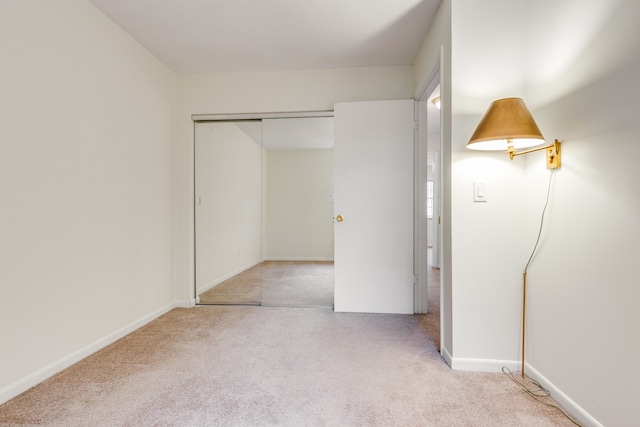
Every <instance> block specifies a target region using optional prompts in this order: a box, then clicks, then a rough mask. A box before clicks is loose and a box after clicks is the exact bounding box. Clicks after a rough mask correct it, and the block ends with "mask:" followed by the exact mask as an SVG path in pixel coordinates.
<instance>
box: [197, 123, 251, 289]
mask: <svg viewBox="0 0 640 427" xmlns="http://www.w3.org/2000/svg"><path fill="white" fill-rule="evenodd" d="M195 127H196V129H195V144H196V153H197V155H196V158H195V162H196V175H195V176H196V178H195V180H196V200H198V202H197V203H196V225H197V230H198V234H197V238H196V257H197V258H196V266H197V271H196V284H197V294H198V295H199V294H201V293H202V292H204V291H206V290H207V289H210V288H212V287H213V286H215V285H218V284H220V283H221V282H223V281H224V280H226V279H229V278H231V277H233V276H235V275H237V274H239V273H241V272H243V271H244V270H246V269H248V268H250V267H253V266H254V265H256V264H258V263H260V261H261V260H262V156H263V149H262V146H261V141H260V135H261V132H262V124H261V123H260V122H256V121H251V122H238V123H224V122H205V123H196V124H195Z"/></svg>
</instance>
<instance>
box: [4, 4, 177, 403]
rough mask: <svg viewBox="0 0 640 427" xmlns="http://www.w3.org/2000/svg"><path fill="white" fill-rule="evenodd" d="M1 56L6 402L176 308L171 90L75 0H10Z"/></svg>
mask: <svg viewBox="0 0 640 427" xmlns="http://www.w3.org/2000/svg"><path fill="white" fill-rule="evenodd" d="M0 52H1V56H2V66H1V67H0V93H2V96H0V121H1V123H0V144H1V146H2V154H1V155H0V194H1V195H2V196H1V197H2V200H1V202H0V203H1V205H0V236H1V237H0V241H1V242H2V243H1V245H0V343H1V344H0V346H1V347H2V351H0V401H2V400H4V399H7V398H10V397H11V396H12V394H14V393H16V392H20V391H22V389H23V387H28V386H30V385H33V381H34V380H36V381H37V379H38V378H40V379H41V376H42V375H46V374H47V373H48V374H51V373H52V369H53V370H54V371H55V369H56V368H61V367H63V366H62V365H60V363H61V360H63V359H65V358H67V359H65V360H67V361H68V360H69V359H68V357H69V356H70V355H73V354H76V353H75V352H78V351H80V350H82V349H84V348H86V347H88V346H90V345H92V344H93V343H95V342H97V341H98V340H100V339H103V338H105V337H106V336H108V335H110V334H113V333H114V332H115V331H118V330H120V329H121V328H124V327H126V326H127V325H130V324H132V323H134V322H137V321H139V320H140V319H142V318H145V317H146V316H148V315H149V314H151V313H154V312H157V311H158V310H163V309H165V308H166V307H168V306H169V305H170V304H171V302H172V295H171V291H172V289H171V260H172V257H171V227H172V218H171V205H172V195H171V185H172V163H171V156H172V139H171V138H172V134H173V123H174V118H175V106H176V103H177V78H176V76H175V75H174V74H173V73H172V72H171V71H170V70H169V69H168V68H167V67H165V66H164V65H162V64H161V63H159V62H158V61H157V60H156V59H155V58H154V57H153V56H152V55H151V54H149V53H148V52H146V51H145V50H143V49H142V48H141V47H140V46H139V45H138V44H137V43H135V42H134V41H133V40H132V39H131V37H130V36H128V35H127V34H125V33H124V32H123V31H122V30H121V29H120V28H119V27H118V26H116V25H115V24H114V23H113V22H111V21H109V20H108V19H107V18H106V17H105V16H104V15H102V14H101V13H100V12H98V11H97V10H96V9H95V8H94V7H93V6H92V5H90V4H89V3H88V2H85V1H81V0H60V1H56V2H50V1H46V0H42V1H37V0H33V1H29V2H25V1H19V0H15V1H14V0H7V1H3V2H2V3H1V4H0ZM63 364H64V363H63Z"/></svg>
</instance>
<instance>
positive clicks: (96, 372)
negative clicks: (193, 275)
mask: <svg viewBox="0 0 640 427" xmlns="http://www.w3.org/2000/svg"><path fill="white" fill-rule="evenodd" d="M424 321H425V316H421V315H414V316H411V315H385V314H346V313H334V312H332V311H331V310H328V309H321V308H288V307H251V306H244V307H243V306H208V307H198V308H193V309H176V310H173V311H171V312H169V313H167V314H166V315H164V316H162V317H160V318H159V319H157V320H155V321H153V322H151V323H150V324H148V325H147V326H145V327H143V328H141V329H139V330H138V331H136V332H134V333H133V334H130V335H128V336H126V337H125V338H123V339H121V340H119V341H118V342H116V343H114V344H112V345H110V346H108V347H107V348H105V349H104V350H102V351H100V352H98V353H96V354H94V355H93V356H90V357H88V358H87V359H85V360H83V361H81V362H80V363H78V364H76V365H74V366H72V367H70V368H69V369H67V370H65V371H63V372H61V373H59V374H58V375H55V376H54V377H52V378H50V379H49V380H47V381H45V382H43V383H42V384H40V385H39V386H37V387H35V388H33V389H31V390H29V391H27V392H26V393H24V394H22V395H20V396H18V397H17V398H15V399H13V400H11V401H9V402H7V403H6V404H4V405H2V406H0V426H36V425H37V426H69V427H73V426H268V425H279V426H407V425H412V426H413V425H415V426H438V427H446V426H466V427H468V426H491V427H499V426H509V427H513V426H527V427H536V426H539V427H543V426H544V427H549V426H572V425H573V424H572V423H571V422H570V421H569V420H567V419H566V418H564V416H562V415H561V414H560V413H559V412H557V411H556V410H554V409H552V408H549V407H547V406H544V405H541V404H540V403H537V402H535V401H533V400H532V399H531V398H530V397H528V396H527V395H526V394H525V393H524V392H522V391H521V390H520V389H519V388H518V387H517V386H516V385H515V384H513V383H512V382H511V381H510V380H509V379H508V378H507V377H506V376H505V375H503V374H487V373H471V372H459V371H452V370H450V369H449V368H448V367H447V365H446V364H445V363H444V362H443V360H442V359H441V357H440V355H439V354H438V352H437V351H436V349H435V347H434V345H433V343H431V341H430V340H429V337H428V335H427V334H426V332H425V327H424V325H423V323H424Z"/></svg>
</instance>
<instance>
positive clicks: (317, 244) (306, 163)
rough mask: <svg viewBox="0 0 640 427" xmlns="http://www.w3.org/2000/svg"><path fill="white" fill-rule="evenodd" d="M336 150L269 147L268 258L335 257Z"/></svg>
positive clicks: (305, 258)
mask: <svg viewBox="0 0 640 427" xmlns="http://www.w3.org/2000/svg"><path fill="white" fill-rule="evenodd" d="M332 179H333V150H271V151H267V195H266V198H267V212H266V226H265V229H264V230H263V233H264V236H265V238H264V240H265V250H264V254H263V257H264V258H265V259H266V260H272V259H274V260H317V261H323V260H324V261H327V260H333V221H332V217H333V204H331V203H330V202H331V201H332V199H330V198H329V196H332Z"/></svg>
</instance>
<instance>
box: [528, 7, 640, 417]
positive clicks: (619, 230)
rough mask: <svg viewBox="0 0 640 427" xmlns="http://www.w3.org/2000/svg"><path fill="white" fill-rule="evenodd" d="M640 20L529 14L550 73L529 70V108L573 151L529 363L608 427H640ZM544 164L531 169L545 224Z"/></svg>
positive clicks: (547, 245)
mask: <svg viewBox="0 0 640 427" xmlns="http://www.w3.org/2000/svg"><path fill="white" fill-rule="evenodd" d="M575 16H580V17H581V18H580V20H575V19H570V18H571V17H575ZM639 20H640V3H638V2H637V1H635V0H606V1H604V0H599V1H594V2H592V3H590V4H589V8H588V9H586V10H585V9H584V3H582V2H579V1H575V0H562V1H550V0H544V1H535V2H534V1H532V2H531V24H530V27H531V29H532V34H531V39H530V50H531V52H532V53H531V54H532V57H535V58H536V61H535V62H536V64H541V65H540V66H539V67H535V68H534V67H532V69H531V70H530V77H529V82H530V83H529V87H528V95H527V97H528V98H530V99H532V100H533V101H534V102H535V103H537V104H538V105H539V106H538V107H535V108H534V109H533V113H534V114H535V116H536V120H537V121H538V124H539V126H540V128H541V129H542V131H543V132H544V135H545V137H547V138H548V139H553V138H558V139H560V140H562V141H563V145H562V155H563V159H562V162H563V165H562V168H561V169H560V170H559V171H558V173H557V175H556V176H555V177H554V183H553V189H552V196H551V201H550V206H549V215H548V217H547V219H546V220H545V223H546V225H545V227H546V228H545V234H544V240H543V243H542V247H541V249H540V252H539V254H538V256H537V257H536V259H535V260H534V262H533V263H532V266H531V268H530V272H529V274H528V276H527V277H528V282H529V283H530V301H531V304H530V307H531V310H530V315H529V316H528V321H529V325H530V327H529V339H528V349H529V350H528V351H527V356H528V360H529V363H530V364H531V365H532V366H533V367H534V368H535V369H537V370H538V371H539V372H540V373H541V374H542V375H544V376H545V377H546V378H547V379H549V380H550V381H551V382H552V383H554V384H555V385H556V386H557V387H559V388H560V389H561V390H562V391H563V392H564V393H566V394H567V395H568V396H569V397H570V398H572V399H573V400H574V401H575V402H577V403H578V404H579V405H580V406H581V407H582V408H583V409H585V410H586V411H587V412H588V413H590V414H591V415H592V416H593V417H595V418H596V419H597V420H598V421H599V422H600V423H601V424H602V425H605V426H622V427H631V426H636V425H638V420H639V418H638V411H637V394H638V393H637V390H636V388H637V387H636V385H637V384H638V382H639V381H640V367H638V364H637V355H638V354H640V328H639V327H638V325H639V324H640V315H639V314H638V313H639V311H638V307H637V303H638V301H640V286H638V284H639V281H638V273H637V263H638V260H640V243H639V242H640V191H638V184H639V183H640V169H639V168H638V166H637V161H638V158H640V144H638V141H640V121H639V120H638V105H639V103H638V100H639V99H640V27H639V26H638V25H637V23H638V21H639ZM543 158H544V157H543V156H536V157H532V158H531V159H528V160H527V169H526V174H527V182H526V184H527V187H526V188H527V191H528V192H529V193H531V194H535V195H536V197H535V199H534V198H533V197H532V198H531V202H530V206H531V209H530V210H529V212H530V213H531V216H533V220H532V221H533V222H536V223H537V221H538V220H539V217H538V213H539V211H540V209H541V204H542V203H543V202H542V198H543V197H544V195H545V194H544V193H545V190H546V188H545V187H546V183H547V178H548V173H547V171H546V170H545V169H544V166H543V164H542V162H543ZM532 221H529V223H531V222H532ZM530 234H531V233H530ZM532 238H533V236H529V238H528V240H529V241H531V239H532Z"/></svg>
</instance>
